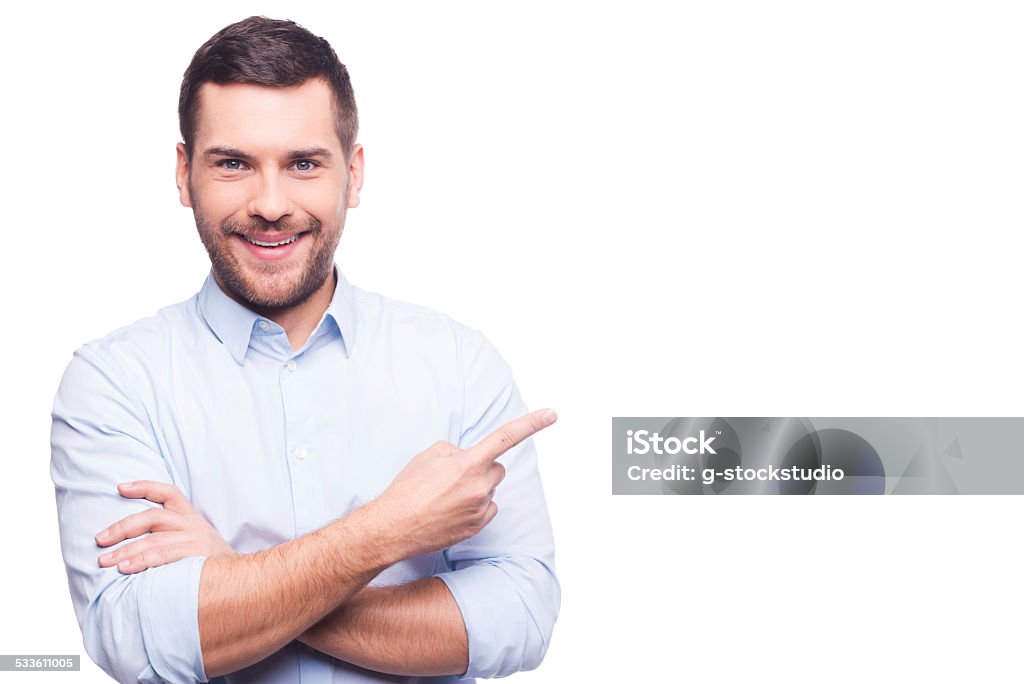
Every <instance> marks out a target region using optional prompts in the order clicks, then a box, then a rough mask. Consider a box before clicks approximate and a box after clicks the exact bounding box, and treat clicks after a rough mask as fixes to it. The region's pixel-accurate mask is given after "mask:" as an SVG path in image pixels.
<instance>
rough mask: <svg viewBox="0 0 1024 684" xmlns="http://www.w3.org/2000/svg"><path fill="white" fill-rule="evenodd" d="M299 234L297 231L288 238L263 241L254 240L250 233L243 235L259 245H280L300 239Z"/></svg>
mask: <svg viewBox="0 0 1024 684" xmlns="http://www.w3.org/2000/svg"><path fill="white" fill-rule="evenodd" d="M299 235H301V233H296V234H295V235H292V236H291V237H290V238H288V239H287V240H281V241H280V242H263V241H262V240H254V239H253V238H251V237H249V236H248V235H243V236H242V237H244V238H245V239H246V240H248V241H249V242H251V243H252V244H254V245H257V246H259V247H280V246H281V245H287V244H289V243H291V242H295V241H296V240H298V239H299Z"/></svg>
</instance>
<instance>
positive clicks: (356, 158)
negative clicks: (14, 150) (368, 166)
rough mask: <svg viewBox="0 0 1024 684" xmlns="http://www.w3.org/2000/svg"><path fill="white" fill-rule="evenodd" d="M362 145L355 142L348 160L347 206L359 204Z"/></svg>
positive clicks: (351, 206)
mask: <svg viewBox="0 0 1024 684" xmlns="http://www.w3.org/2000/svg"><path fill="white" fill-rule="evenodd" d="M363 168H364V167H363V146H362V145H360V144H359V143H356V144H355V145H353V146H352V154H350V155H349V160H348V208H349V209H354V208H355V207H358V206H359V192H360V191H361V190H362V189H363Z"/></svg>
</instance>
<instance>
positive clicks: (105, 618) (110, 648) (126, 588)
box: [81, 576, 159, 682]
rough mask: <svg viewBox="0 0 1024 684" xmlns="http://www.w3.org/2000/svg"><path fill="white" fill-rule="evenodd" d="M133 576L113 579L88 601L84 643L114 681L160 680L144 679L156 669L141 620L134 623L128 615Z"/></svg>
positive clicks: (84, 619)
mask: <svg viewBox="0 0 1024 684" xmlns="http://www.w3.org/2000/svg"><path fill="white" fill-rule="evenodd" d="M133 579H135V577H134V576H130V577H124V578H123V579H122V580H121V581H115V582H112V583H111V584H109V585H107V586H106V587H104V588H103V589H102V590H101V591H100V593H99V594H97V595H96V597H95V598H93V599H92V601H90V602H89V604H88V605H87V606H86V609H85V612H84V614H83V615H82V622H81V627H82V642H83V645H84V646H85V652H86V654H87V655H88V656H89V658H91V659H92V661H93V662H94V663H96V665H98V666H99V668H100V669H102V670H103V671H104V672H106V673H107V674H108V675H109V676H110V677H111V678H112V679H114V681H117V682H140V681H141V682H145V681H159V680H157V679H146V678H144V675H145V673H146V671H147V670H148V671H149V672H152V671H153V670H152V667H151V666H150V664H149V659H148V657H147V656H146V653H145V649H144V648H143V647H142V634H141V632H140V631H139V627H138V620H137V618H136V619H135V620H134V622H135V625H132V624H131V623H132V616H131V615H128V614H127V613H134V611H126V610H125V607H126V605H127V603H129V602H133V601H134V596H133V594H134V591H133V589H134V587H132V586H131V585H132V582H131V581H130V580H133Z"/></svg>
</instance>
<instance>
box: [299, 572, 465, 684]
mask: <svg viewBox="0 0 1024 684" xmlns="http://www.w3.org/2000/svg"><path fill="white" fill-rule="evenodd" d="M298 638H299V641H302V642H304V643H306V644H308V645H309V646H311V647H313V648H315V649H317V650H318V651H322V652H324V653H327V654H328V655H332V656H334V657H335V658H339V659H341V660H344V661H346V662H349V663H352V664H354V665H358V666H360V667H365V668H368V669H370V670H376V671H378V672H386V673H388V674H395V675H403V676H435V675H460V674H462V673H463V672H465V671H466V667H467V664H468V662H469V646H468V640H467V637H466V627H465V624H464V623H463V620H462V613H461V612H460V611H459V607H458V605H457V604H456V603H455V599H454V598H453V597H452V595H451V592H450V591H448V587H447V586H445V584H444V582H442V581H441V580H439V579H437V578H436V577H427V578H424V579H421V580H417V581H415V582H410V583H408V584H402V585H398V586H391V587H367V588H365V589H363V590H362V591H360V592H359V593H358V594H356V595H355V596H353V597H352V598H351V599H349V600H348V601H347V602H345V603H344V604H343V605H341V606H339V607H338V608H337V609H336V610H334V611H333V612H331V613H330V614H329V615H328V616H327V617H325V618H324V619H323V620H321V621H320V622H319V623H317V624H316V625H314V626H313V627H311V628H310V629H308V630H306V631H305V632H303V633H302V634H301V635H300V636H299V637H298Z"/></svg>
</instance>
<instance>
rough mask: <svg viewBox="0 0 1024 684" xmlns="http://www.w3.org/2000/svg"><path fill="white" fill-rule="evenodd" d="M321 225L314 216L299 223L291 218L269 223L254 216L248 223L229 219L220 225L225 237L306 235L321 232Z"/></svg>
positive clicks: (260, 217)
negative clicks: (233, 235) (263, 234)
mask: <svg viewBox="0 0 1024 684" xmlns="http://www.w3.org/2000/svg"><path fill="white" fill-rule="evenodd" d="M321 225H322V224H321V223H320V221H319V219H317V218H316V217H314V216H310V217H308V218H306V219H305V220H298V221H296V220H293V219H291V218H283V219H278V220H277V221H268V220H266V219H265V218H263V217H262V216H253V217H252V218H250V219H249V220H248V221H239V220H236V219H227V220H225V221H224V222H223V223H222V224H221V225H220V229H221V232H223V233H224V234H225V235H231V234H232V233H238V234H240V235H252V234H254V233H272V232H280V233H306V232H314V231H318V230H320V228H321Z"/></svg>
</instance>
